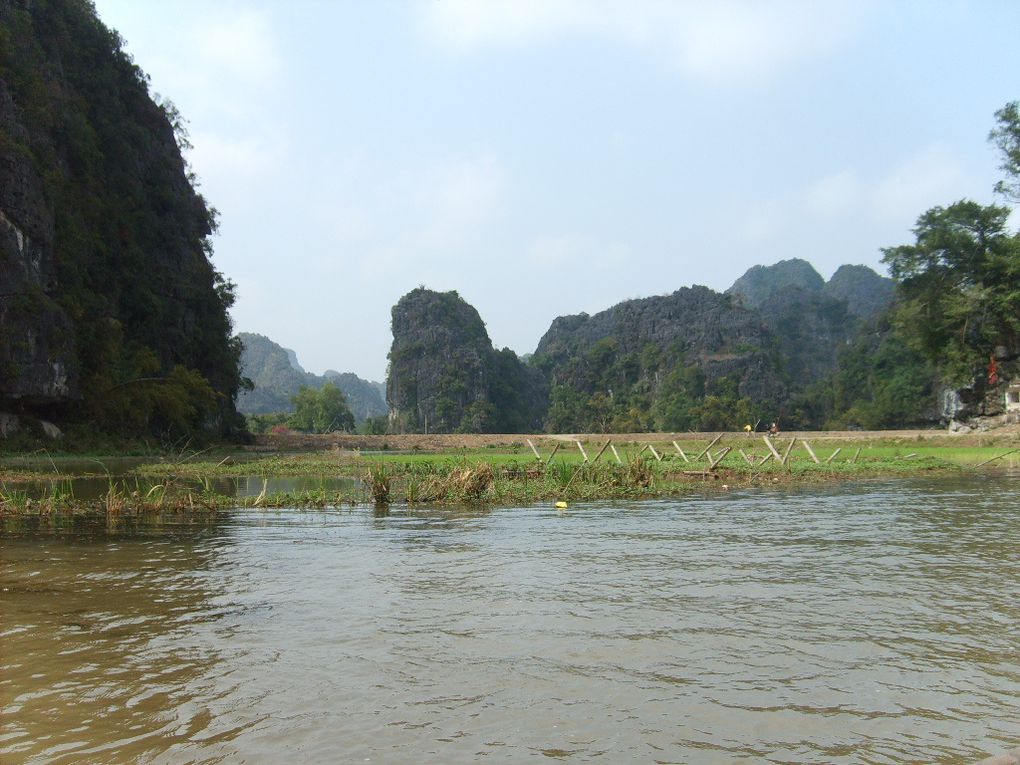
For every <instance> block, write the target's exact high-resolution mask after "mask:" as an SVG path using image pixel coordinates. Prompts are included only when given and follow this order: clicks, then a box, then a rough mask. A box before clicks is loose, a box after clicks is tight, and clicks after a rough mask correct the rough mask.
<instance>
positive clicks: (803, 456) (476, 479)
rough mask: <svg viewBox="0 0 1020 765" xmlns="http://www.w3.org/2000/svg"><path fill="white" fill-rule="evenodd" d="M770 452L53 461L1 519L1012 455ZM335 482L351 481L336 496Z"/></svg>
mask: <svg viewBox="0 0 1020 765" xmlns="http://www.w3.org/2000/svg"><path fill="white" fill-rule="evenodd" d="M771 443H772V447H773V448H774V449H775V450H776V451H775V452H772V451H771V449H768V448H767V446H768V445H767V444H765V443H763V441H762V439H753V438H744V437H741V436H731V437H729V438H728V439H727V440H725V441H724V440H721V439H720V440H718V441H716V442H715V443H713V444H711V445H708V446H706V441H705V440H698V441H695V440H685V441H677V443H676V445H674V444H672V443H671V442H662V443H650V444H646V445H644V446H640V447H639V446H638V445H635V444H627V445H622V444H621V445H620V446H619V447H618V449H617V452H618V454H619V461H618V460H617V459H616V457H615V456H614V455H613V452H612V451H611V450H608V449H601V446H602V444H598V443H595V444H588V445H587V446H586V451H587V457H585V456H584V455H582V454H581V452H580V450H578V449H574V450H564V449H557V450H556V452H555V453H554V454H551V453H549V452H548V451H547V453H545V454H542V455H541V457H542V458H541V459H537V458H536V457H535V455H534V454H532V453H531V451H530V448H528V447H523V448H505V449H500V450H491V451H490V450H473V451H467V450H465V451H462V452H459V453H456V452H449V451H447V452H441V453H411V454H407V453H403V454H400V453H361V452H356V451H346V452H342V451H328V452H321V451H320V452H314V453H304V454H287V455H284V454H276V455H269V456H264V457H256V458H254V459H250V460H246V459H244V458H243V457H241V458H231V457H229V456H228V457H227V458H223V459H218V460H217V459H215V458H213V459H204V460H201V461H187V460H173V459H171V460H166V461H163V462H152V463H144V464H137V465H134V466H131V467H129V468H127V469H126V470H125V471H124V474H123V476H121V477H116V478H115V477H114V476H112V474H111V473H110V472H108V471H105V468H104V467H103V465H102V464H101V463H100V462H98V461H97V462H96V468H95V469H93V470H92V471H90V472H91V474H92V475H93V476H95V475H99V477H103V476H104V475H105V477H106V480H107V481H108V489H107V491H105V493H102V494H101V495H100V496H98V497H96V496H92V497H90V498H84V497H77V496H75V493H74V483H73V481H72V480H71V478H70V476H69V475H66V474H61V472H60V468H59V466H58V465H57V463H56V462H53V461H50V465H49V467H46V466H44V465H42V464H37V465H36V466H35V468H34V470H33V468H32V467H31V466H30V465H29V464H26V465H25V466H22V467H21V468H20V469H18V470H16V471H15V470H12V469H11V468H10V467H8V468H7V469H0V515H22V516H24V515H76V514H83V515H95V514H99V515H111V516H114V515H142V514H149V513H165V512H188V513H215V512H217V511H219V510H223V509H245V508H250V509H265V508H294V509H302V508H304V509H315V508H322V509H325V508H336V507H342V506H350V505H359V504H370V503H375V504H378V505H385V504H407V505H418V504H431V505H465V504H467V505H483V506H491V505H521V504H534V503H538V502H546V501H568V502H569V501H592V500H612V499H646V498H655V497H669V496H679V495H683V494H686V493H690V492H694V491H704V490H724V489H729V488H736V487H748V486H771V485H776V484H780V485H809V484H816V483H826V482H831V481H839V480H852V479H865V478H876V477H889V476H903V477H907V476H914V475H933V474H951V473H954V472H959V471H960V470H962V469H964V468H965V467H978V466H980V465H981V464H982V463H986V462H991V461H994V460H995V458H999V457H1001V456H1003V455H1004V454H1008V453H1009V452H1010V451H1012V450H1011V449H1010V448H1009V446H1008V444H1006V445H1001V444H1000V445H995V446H963V447H961V446H958V445H955V444H954V445H950V446H941V445H931V444H928V443H924V442H899V443H894V442H882V441H879V442H864V441H860V442H853V441H850V442H842V443H840V442H833V443H831V444H827V445H825V446H824V447H823V446H821V443H822V442H820V441H819V442H818V443H816V444H815V446H814V447H813V448H808V447H809V446H810V442H808V445H807V446H806V445H805V443H804V441H803V440H800V439H793V440H791V439H775V440H774V441H772V442H771ZM614 446H615V444H614ZM677 446H679V448H677ZM837 449H838V451H836V450H837ZM667 450H668V451H667ZM600 451H601V453H599V452H600ZM681 452H683V454H681ZM776 454H778V455H779V456H778V457H777V456H775V455H776ZM684 455H686V459H685V458H684ZM201 456H207V455H201ZM816 460H817V461H816ZM104 471H105V472H104ZM47 477H48V478H50V479H53V478H56V479H57V480H56V481H55V482H53V483H50V484H49V488H47V489H45V490H44V491H42V492H41V493H40V492H38V491H36V492H35V493H34V494H33V493H32V492H30V491H28V490H27V489H25V488H24V484H25V482H26V481H27V480H31V479H32V478H35V479H42V478H47ZM282 477H308V478H318V479H322V480H321V482H320V487H319V488H313V489H305V490H289V491H284V492H280V491H270V490H269V486H270V482H271V481H273V480H275V479H279V478H282ZM222 479H234V480H238V481H240V480H244V481H245V482H246V483H247V485H249V486H251V485H252V484H253V482H254V485H255V486H256V487H258V481H260V480H261V481H262V484H261V485H262V491H261V492H260V493H259V494H258V495H249V496H228V495H227V494H224V493H222V485H220V486H219V487H217V486H214V482H215V481H217V480H222ZM342 480H349V481H350V484H349V485H348V486H345V487H343V488H342V489H339V490H338V489H337V488H336V487H337V483H338V481H342ZM19 483H20V484H21V486H20V487H19ZM256 490H257V488H256Z"/></svg>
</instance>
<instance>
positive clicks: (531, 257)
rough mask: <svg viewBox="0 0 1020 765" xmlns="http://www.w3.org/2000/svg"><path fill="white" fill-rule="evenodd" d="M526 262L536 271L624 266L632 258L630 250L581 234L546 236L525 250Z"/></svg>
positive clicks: (626, 247) (530, 244)
mask: <svg viewBox="0 0 1020 765" xmlns="http://www.w3.org/2000/svg"><path fill="white" fill-rule="evenodd" d="M524 255H525V258H526V259H527V262H528V263H529V264H530V265H532V266H535V267H536V268H560V267H564V266H581V267H585V268H591V267H593V266H609V265H612V264H621V263H625V262H626V261H627V259H628V257H629V256H630V255H631V249H630V247H628V246H626V245H622V244H617V243H613V242H608V243H607V242H601V241H599V240H597V239H594V238H592V237H591V236H589V235H586V234H581V233H576V232H573V233H567V234H557V235H553V236H543V237H539V238H538V239H535V240H533V241H532V242H530V243H529V244H528V245H527V246H526V247H525V252H524Z"/></svg>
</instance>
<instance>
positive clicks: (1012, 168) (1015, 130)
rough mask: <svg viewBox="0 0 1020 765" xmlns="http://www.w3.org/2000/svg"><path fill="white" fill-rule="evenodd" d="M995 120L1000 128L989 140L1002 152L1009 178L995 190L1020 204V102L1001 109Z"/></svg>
mask: <svg viewBox="0 0 1020 765" xmlns="http://www.w3.org/2000/svg"><path fill="white" fill-rule="evenodd" d="M995 120H996V122H998V123H999V124H998V127H996V128H994V129H993V130H992V132H991V133H989V135H988V140H990V141H991V142H992V143H994V144H995V145H996V146H998V147H999V151H1001V152H1002V164H1001V165H1000V168H1001V169H1002V170H1004V171H1005V172H1006V175H1007V176H1008V178H1005V179H1003V180H1001V181H999V182H998V183H997V184H996V185H995V190H996V191H997V192H999V193H1000V194H1002V195H1003V196H1004V197H1006V199H1009V200H1010V201H1012V202H1020V102H1018V101H1013V102H1012V103H1009V104H1006V105H1005V106H1004V107H1002V108H1001V109H999V111H997V112H996V113H995Z"/></svg>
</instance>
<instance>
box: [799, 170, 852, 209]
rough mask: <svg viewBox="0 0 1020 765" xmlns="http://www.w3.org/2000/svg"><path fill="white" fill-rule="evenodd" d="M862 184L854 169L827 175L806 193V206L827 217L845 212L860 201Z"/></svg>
mask: <svg viewBox="0 0 1020 765" xmlns="http://www.w3.org/2000/svg"><path fill="white" fill-rule="evenodd" d="M860 196H861V184H860V182H859V181H858V180H857V174H856V173H855V172H854V171H853V170H841V171H839V172H837V173H833V174H831V175H827V176H825V177H824V178H822V179H820V180H819V181H817V182H815V183H813V184H812V185H811V186H809V187H808V189H807V191H806V192H805V193H804V206H805V208H806V209H807V210H808V211H810V212H812V213H814V214H815V215H819V216H822V217H825V218H834V217H836V216H838V215H842V214H845V213H846V212H847V211H849V210H850V209H852V208H853V207H854V206H855V205H857V204H858V203H859V202H860Z"/></svg>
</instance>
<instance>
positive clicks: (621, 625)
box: [0, 477, 1020, 763]
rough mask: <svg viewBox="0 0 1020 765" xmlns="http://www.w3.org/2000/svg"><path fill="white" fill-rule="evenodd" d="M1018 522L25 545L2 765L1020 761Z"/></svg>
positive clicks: (795, 499) (275, 527)
mask: <svg viewBox="0 0 1020 765" xmlns="http://www.w3.org/2000/svg"><path fill="white" fill-rule="evenodd" d="M259 488H260V489H261V484H260V486H259ZM1018 498H1020V492H1017V489H1016V485H1015V480H1014V479H1011V478H1009V477H1000V478H997V479H987V478H986V479H984V480H983V481H981V482H978V481H977V480H976V479H975V480H970V481H946V480H940V481H936V482H922V481H906V482H875V483H868V484H859V485H856V486H839V487H835V488H832V489H827V490H824V491H822V492H814V493H789V492H771V493H769V492H741V493H734V494H730V495H725V496H713V497H701V498H693V499H687V500H681V501H660V502H647V503H634V504H622V505H621V504H619V503H614V504H606V503H595V504H591V505H587V506H576V507H573V508H571V510H569V511H568V512H566V513H557V512H556V511H555V510H552V509H551V508H524V509H496V510H493V511H491V512H473V511H467V510H464V511H439V510H435V511H421V512H413V513H412V512H407V511H404V510H399V509H393V510H390V511H389V512H388V513H374V512H372V511H370V510H358V511H353V512H341V513H321V512H316V513H303V512H296V511H283V512H245V513H235V514H231V515H220V516H219V517H217V518H214V519H209V520H206V521H201V522H194V523H179V522H172V521H169V520H166V521H165V522H164V523H162V524H161V525H159V524H143V525H139V524H138V523H136V522H132V523H128V524H126V525H114V526H112V527H108V526H107V525H106V523H105V522H102V523H88V524H83V523H82V522H80V521H77V522H75V523H74V524H72V525H69V526H65V527H44V528H33V527H23V528H20V529H16V530H14V531H10V530H9V531H8V532H7V534H6V535H5V536H3V537H0V545H2V546H0V559H2V570H0V588H2V597H3V605H2V609H3V612H2V615H3V621H2V626H0V640H2V656H0V662H2V667H0V753H3V754H2V756H0V759H2V760H3V761H4V762H7V761H8V759H10V761H12V762H17V761H27V762H39V763H41V762H58V763H61V762H66V763H71V762H81V761H90V760H91V761H96V762H129V761H146V762H159V763H163V762H167V763H171V762H172V763H178V762H242V761H247V762H277V761H290V760H293V759H296V758H301V759H303V760H304V761H306V762H353V761H371V762H376V763H379V762H382V763H403V762H447V763H457V762H475V761H478V760H484V761H492V760H498V761H504V762H518V761H523V760H528V759H531V758H533V757H535V756H538V757H540V758H542V757H550V758H557V759H563V760H567V761H576V762H582V761H588V760H594V759H601V760H602V761H605V762H685V763H731V762H746V763H752V762H776V763H818V762H831V763H894V762H895V763H905V762H906V763H911V762H912V763H929V762H969V761H972V760H976V759H979V758H980V757H982V756H984V755H986V754H988V753H992V752H995V751H999V750H1003V749H1008V748H1010V747H1014V746H1017V745H1020V656H1018V645H1020V644H1018V641H1017V634H1018V627H1020V605H1018V603H1020V601H1018V598H1017V595H1018V585H1017V582H1018V575H1020V551H1018V548H1017V545H1016V539H1017V538H1018V532H1020V514H1018V513H1017V510H1016V507H1017V505H1018V502H1017V499H1018Z"/></svg>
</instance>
